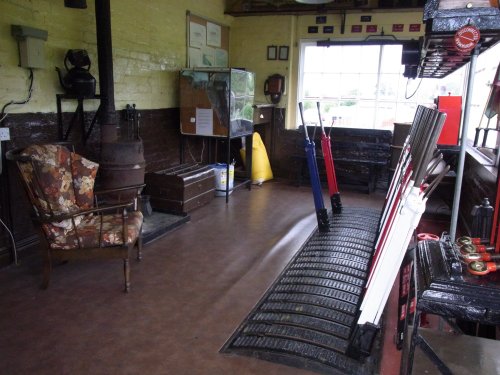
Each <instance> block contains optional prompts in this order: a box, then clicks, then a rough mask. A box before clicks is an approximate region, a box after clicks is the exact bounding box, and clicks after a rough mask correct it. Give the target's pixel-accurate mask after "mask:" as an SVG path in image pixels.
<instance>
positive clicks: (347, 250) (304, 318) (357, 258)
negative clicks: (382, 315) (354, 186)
mask: <svg viewBox="0 0 500 375" xmlns="http://www.w3.org/2000/svg"><path fill="white" fill-rule="evenodd" d="M379 217H380V213H379V211H375V210H370V209H366V208H346V209H343V211H342V213H341V214H337V215H334V216H333V217H332V216H330V232H327V233H320V232H318V231H316V232H315V233H314V234H313V235H312V236H311V238H310V239H309V240H308V241H307V242H306V243H305V244H304V245H303V246H302V248H301V249H300V250H299V251H298V253H297V254H296V255H295V257H294V258H293V259H292V261H291V262H290V263H289V264H288V265H287V266H286V268H285V269H284V270H283V272H282V273H281V275H280V276H279V278H278V279H277V280H276V281H275V282H274V284H273V285H272V286H271V288H270V289H269V290H268V291H267V292H266V294H265V295H264V297H263V298H262V299H261V301H260V302H259V303H258V304H257V305H256V307H255V308H254V310H253V311H252V312H251V313H250V314H249V315H248V317H247V318H246V319H245V321H243V323H242V324H241V325H240V327H239V328H238V329H237V330H236V332H235V333H234V334H233V335H232V337H231V338H230V339H229V340H228V341H227V342H226V344H225V345H224V347H223V348H222V349H221V351H222V352H223V353H237V354H244V355H250V356H254V357H257V358H261V359H266V360H270V361H274V362H279V363H283V364H287V365H290V366H294V367H299V368H307V369H309V370H313V371H316V372H320V373H328V374H356V375H361V374H373V373H374V372H375V370H376V366H377V358H376V357H377V356H376V355H375V354H372V356H370V357H368V358H366V359H364V360H363V361H361V360H357V359H353V358H350V357H349V356H348V355H347V354H346V351H347V348H348V346H349V338H350V336H351V333H352V330H353V329H354V327H355V324H356V316H357V312H358V309H359V304H360V299H361V294H362V292H363V287H364V285H365V283H366V279H367V278H368V271H369V264H370V259H371V255H372V251H373V248H374V246H375V239H376V234H377V230H378V225H379Z"/></svg>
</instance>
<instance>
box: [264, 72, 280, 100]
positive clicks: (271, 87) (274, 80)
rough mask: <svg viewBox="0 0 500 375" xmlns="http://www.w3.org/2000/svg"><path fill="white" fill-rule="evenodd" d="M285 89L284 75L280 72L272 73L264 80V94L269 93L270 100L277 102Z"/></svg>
mask: <svg viewBox="0 0 500 375" xmlns="http://www.w3.org/2000/svg"><path fill="white" fill-rule="evenodd" d="M284 91H285V77H284V76H282V75H281V74H273V75H272V76H269V77H267V79H266V82H264V95H269V96H270V98H271V102H272V103H273V104H277V103H279V102H280V100H281V95H283V92H284Z"/></svg>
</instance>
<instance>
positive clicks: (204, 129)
mask: <svg viewBox="0 0 500 375" xmlns="http://www.w3.org/2000/svg"><path fill="white" fill-rule="evenodd" d="M196 134H199V135H213V134H214V114H213V110H212V109H205V108H196Z"/></svg>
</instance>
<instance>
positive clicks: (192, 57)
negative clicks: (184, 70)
mask: <svg viewBox="0 0 500 375" xmlns="http://www.w3.org/2000/svg"><path fill="white" fill-rule="evenodd" d="M200 66H203V64H202V57H201V49H199V48H191V47H189V67H190V68H199V67H200Z"/></svg>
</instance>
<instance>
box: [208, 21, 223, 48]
mask: <svg viewBox="0 0 500 375" xmlns="http://www.w3.org/2000/svg"><path fill="white" fill-rule="evenodd" d="M207 45H209V46H212V47H220V46H221V27H220V26H219V25H216V24H215V23H212V22H207Z"/></svg>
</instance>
